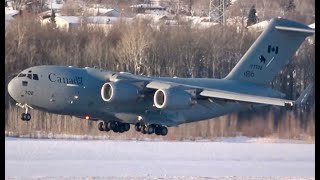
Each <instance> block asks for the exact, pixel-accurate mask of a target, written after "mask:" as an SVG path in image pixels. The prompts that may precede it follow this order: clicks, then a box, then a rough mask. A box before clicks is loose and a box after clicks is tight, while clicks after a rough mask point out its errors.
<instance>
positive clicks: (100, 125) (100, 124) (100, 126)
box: [98, 122, 106, 131]
mask: <svg viewBox="0 0 320 180" xmlns="http://www.w3.org/2000/svg"><path fill="white" fill-rule="evenodd" d="M104 124H106V123H103V122H99V123H98V129H99V131H104V127H103V126H104Z"/></svg>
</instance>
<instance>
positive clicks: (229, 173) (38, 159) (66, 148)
mask: <svg viewBox="0 0 320 180" xmlns="http://www.w3.org/2000/svg"><path fill="white" fill-rule="evenodd" d="M249 139H250V138H247V139H244V138H243V137H240V138H238V137H237V138H223V139H220V140H219V141H217V142H210V141H201V142H191V141H189V142H176V141H174V142H165V141H121V140H117V141H115V140H56V139H55V140H54V139H51V140H50V139H46V140H44V139H27V138H6V140H5V159H6V161H5V174H6V178H7V179H8V178H9V179H11V178H13V179H14V178H15V177H16V178H17V179H24V178H26V177H28V179H30V178H32V179H33V178H34V179H79V178H80V179H228V180H229V179H242V180H244V179H250V180H253V179H263V180H264V179H288V180H289V179H290V180H292V179H315V177H314V176H315V145H314V144H303V143H299V142H293V143H292V142H291V141H282V142H278V143H270V142H268V141H265V140H262V141H257V140H251V141H250V140H249Z"/></svg>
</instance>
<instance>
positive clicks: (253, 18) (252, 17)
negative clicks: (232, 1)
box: [247, 5, 257, 26]
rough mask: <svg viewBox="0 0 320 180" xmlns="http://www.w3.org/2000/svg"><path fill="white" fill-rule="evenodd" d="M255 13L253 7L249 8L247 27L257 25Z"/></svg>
mask: <svg viewBox="0 0 320 180" xmlns="http://www.w3.org/2000/svg"><path fill="white" fill-rule="evenodd" d="M256 14H257V11H256V8H255V6H254V5H252V6H251V8H250V11H249V15H248V21H247V26H250V25H253V24H256V23H257V15H256Z"/></svg>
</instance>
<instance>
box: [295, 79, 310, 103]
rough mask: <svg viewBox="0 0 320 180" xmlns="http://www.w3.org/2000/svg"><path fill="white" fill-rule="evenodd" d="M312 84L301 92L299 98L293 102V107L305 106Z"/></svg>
mask: <svg viewBox="0 0 320 180" xmlns="http://www.w3.org/2000/svg"><path fill="white" fill-rule="evenodd" d="M313 85H314V83H311V84H309V85H308V87H307V88H306V89H305V90H304V91H303V92H302V94H301V95H300V96H299V98H298V99H297V100H296V101H295V102H294V104H295V105H301V104H305V103H306V102H307V99H308V96H309V95H310V93H311V90H312V88H313Z"/></svg>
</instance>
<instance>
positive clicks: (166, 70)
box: [5, 17, 315, 139]
mask: <svg viewBox="0 0 320 180" xmlns="http://www.w3.org/2000/svg"><path fill="white" fill-rule="evenodd" d="M258 36H259V33H254V32H247V31H243V32H241V33H239V32H238V31H237V28H236V27H232V26H214V27H211V28H206V29H197V28H191V25H189V24H188V22H179V25H177V26H166V25H164V24H159V25H158V26H157V27H154V26H152V25H151V23H150V22H149V21H147V20H135V21H133V22H131V23H129V24H126V23H124V22H121V20H120V21H119V22H118V23H116V24H114V25H113V26H112V27H111V28H110V29H109V31H108V32H107V33H106V32H105V31H104V30H102V29H100V28H97V27H96V28H91V27H86V26H85V25H83V26H79V27H77V28H74V29H72V30H71V31H70V32H65V31H60V30H59V29H56V28H53V26H41V25H40V23H39V22H38V21H37V20H35V18H30V17H20V18H18V19H16V20H15V21H12V22H10V23H9V24H8V25H7V26H6V29H5V65H6V66H5V74H6V78H5V81H6V85H7V84H8V82H9V81H10V79H11V78H12V77H13V75H14V74H16V73H18V72H20V71H22V70H23V69H26V68H28V67H31V66H35V65H44V64H48V65H50V64H52V65H53V64H54V65H66V66H69V65H71V66H77V67H85V66H88V67H93V66H97V67H100V68H103V69H108V70H113V71H128V72H131V73H134V74H144V75H150V76H178V77H209V78H223V77H225V76H226V75H227V74H228V73H229V72H230V71H231V69H232V68H233V67H234V66H235V64H236V63H237V62H238V61H239V60H240V58H241V57H242V56H243V55H244V53H245V52H246V51H247V50H248V49H249V47H250V46H251V45H252V43H253V42H254V40H255V39H256V38H257V37H258ZM314 50H315V49H314V44H310V43H308V41H305V42H304V43H303V44H302V46H301V47H300V48H299V50H298V52H297V53H296V55H295V56H293V57H292V59H291V61H290V63H289V64H288V65H287V66H286V67H285V68H284V69H283V70H282V71H281V73H280V74H279V75H278V76H277V77H276V78H275V79H274V81H273V82H272V84H271V86H272V87H273V88H274V89H277V90H279V91H282V92H284V93H285V94H287V95H288V98H291V99H296V98H297V97H298V96H299V93H300V92H301V91H302V90H303V89H305V88H306V86H307V85H308V84H309V83H310V82H313V81H314V72H315V69H314V68H315V64H314V61H315V56H314V54H315V53H314ZM5 99H6V109H5V112H6V114H5V115H6V116H5V128H6V133H7V135H32V136H37V134H42V135H44V136H47V135H48V134H50V133H53V134H78V135H92V136H100V135H102V136H107V137H110V138H116V137H120V138H138V139H139V138H143V137H144V135H142V134H139V133H136V132H134V131H133V130H132V131H130V132H128V133H127V134H121V135H119V134H115V133H104V132H99V131H98V130H97V127H96V123H95V122H90V121H86V120H80V119H77V118H74V117H69V116H61V115H54V114H49V113H45V112H39V111H36V110H32V111H31V114H32V117H33V119H32V120H31V121H30V122H23V121H21V120H20V114H21V113H22V111H23V109H20V108H18V107H16V106H15V105H14V103H15V102H14V101H13V100H12V99H11V98H10V97H9V95H8V93H7V90H6V94H5ZM309 103H310V104H309V105H308V106H306V107H303V108H300V109H294V110H293V111H287V110H285V109H283V108H273V107H272V108H271V107H270V108H265V109H262V110H261V109H257V110H255V111H256V112H243V113H234V114H231V115H226V116H222V117H219V118H215V119H211V120H209V121H202V122H196V123H191V124H184V125H181V126H180V127H179V128H170V130H169V134H168V136H166V137H161V138H163V139H185V138H186V139H195V138H209V139H210V138H215V137H219V136H235V135H247V136H276V137H282V138H301V136H303V137H308V138H310V137H311V139H312V138H314V132H315V128H314V122H315V116H314V94H312V95H311V97H310V98H309ZM148 137H149V136H148ZM150 137H156V136H150Z"/></svg>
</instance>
